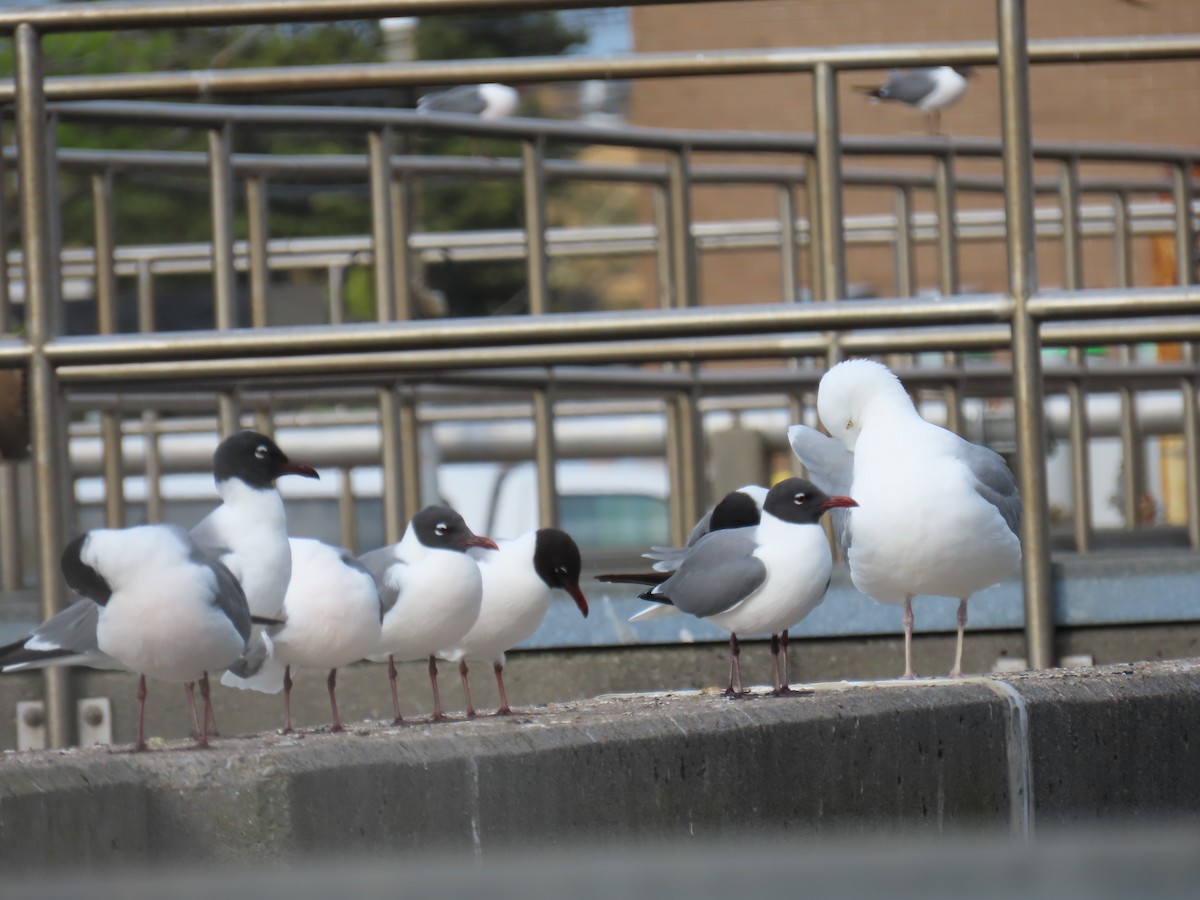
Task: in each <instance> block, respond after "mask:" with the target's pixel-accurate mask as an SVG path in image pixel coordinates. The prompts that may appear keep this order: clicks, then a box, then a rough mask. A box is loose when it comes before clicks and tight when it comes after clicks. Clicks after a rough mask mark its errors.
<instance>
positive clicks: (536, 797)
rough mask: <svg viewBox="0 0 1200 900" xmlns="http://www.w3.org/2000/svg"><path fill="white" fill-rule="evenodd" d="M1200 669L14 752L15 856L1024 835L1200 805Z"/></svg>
mask: <svg viewBox="0 0 1200 900" xmlns="http://www.w3.org/2000/svg"><path fill="white" fill-rule="evenodd" d="M1197 736H1200V663H1197V664H1193V663H1189V662H1173V663H1157V664H1137V665H1130V666H1123V667H1108V668H1104V669H1088V670H1077V671H1071V672H1061V671H1054V672H1047V673H1038V674H1030V675H1022V676H1015V677H1012V678H1010V679H1008V680H1007V681H1005V682H1001V681H998V680H996V679H990V678H980V679H970V680H963V681H960V682H946V681H941V682H928V683H908V684H902V683H896V682H883V683H876V684H845V683H839V684H827V685H818V686H815V690H814V692H813V693H812V694H811V695H805V696H798V697H790V698H779V699H775V698H759V699H750V700H744V701H737V702H734V701H729V700H725V699H723V698H721V697H719V696H718V695H716V694H713V693H697V694H677V695H672V694H664V695H655V696H646V695H639V696H631V697H604V698H598V699H596V700H592V701H587V702H580V703H569V704H560V705H556V706H553V707H549V708H545V709H541V710H537V711H534V712H532V713H530V714H527V715H519V716H514V717H512V718H510V719H491V718H489V719H479V720H475V721H457V722H451V723H445V724H440V725H435V726H428V725H422V724H414V725H408V726H403V727H398V728H393V727H390V726H388V727H383V726H380V725H378V724H376V723H366V724H362V725H360V726H358V727H355V728H354V729H352V731H351V733H349V734H345V735H328V734H305V735H301V736H282V735H278V734H265V735H256V736H246V737H238V738H227V739H222V740H219V741H218V742H217V746H216V749H214V750H211V751H207V752H198V751H191V750H187V749H182V748H184V747H185V746H186V745H184V744H174V743H173V744H169V745H167V748H166V749H163V750H160V751H159V752H152V753H146V754H139V755H136V756H135V755H131V754H123V753H110V752H108V751H107V750H104V749H88V750H70V751H52V752H45V753H36V754H31V753H29V754H17V753H7V754H5V755H4V757H3V759H2V761H0V859H3V861H4V862H5V864H6V866H9V867H17V868H34V869H40V868H44V867H54V868H56V869H58V868H61V867H62V866H64V865H79V866H86V867H93V866H98V865H102V864H132V863H144V862H160V861H177V860H185V859H190V860H196V859H199V858H205V859H213V860H221V861H226V862H252V861H253V862H261V861H263V860H267V859H292V860H294V859H311V858H312V857H314V856H317V855H320V856H330V855H333V856H346V855H355V856H358V855H361V854H369V853H373V852H380V853H387V854H389V855H396V854H401V855H407V854H413V853H419V854H423V853H426V852H429V851H443V850H451V851H456V850H468V851H473V852H475V853H477V854H482V855H485V856H486V855H487V854H489V853H491V852H492V851H494V850H498V849H503V848H509V847H513V846H531V845H536V846H541V847H546V846H574V845H577V844H578V843H579V842H580V841H581V840H583V839H586V840H587V842H588V843H589V845H593V846H594V845H596V844H597V843H600V844H611V845H616V844H618V843H621V844H624V843H628V842H631V841H637V840H639V839H653V840H656V841H660V840H670V839H691V838H722V837H728V836H734V835H738V836H748V835H754V834H771V835H775V836H779V835H781V834H784V835H786V834H801V835H810V834H818V833H826V834H828V833H839V834H840V833H845V832H850V833H866V832H873V831H875V830H878V829H887V830H893V829H903V830H904V831H905V832H906V833H914V834H920V833H928V834H931V835H932V834H936V833H938V832H941V831H950V830H954V831H960V830H962V829H964V828H966V829H975V828H984V829H988V828H999V829H1005V830H1009V831H1012V832H1014V833H1022V832H1026V831H1028V830H1029V829H1030V828H1032V827H1033V825H1034V823H1035V822H1036V823H1039V824H1040V823H1049V822H1053V823H1056V824H1059V823H1071V822H1080V821H1097V820H1105V819H1108V818H1116V817H1120V818H1122V819H1127V818H1129V817H1146V818H1150V817H1153V818H1156V819H1157V818H1163V817H1171V818H1178V817H1180V816H1185V817H1195V816H1197V814H1200V744H1198V742H1197V741H1196V740H1194V738H1196V737H1197Z"/></svg>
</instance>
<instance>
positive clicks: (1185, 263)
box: [1171, 162, 1196, 285]
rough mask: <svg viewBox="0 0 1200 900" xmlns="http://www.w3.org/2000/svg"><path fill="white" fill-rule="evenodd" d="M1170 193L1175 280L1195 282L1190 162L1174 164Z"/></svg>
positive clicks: (1194, 235)
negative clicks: (1173, 223)
mask: <svg viewBox="0 0 1200 900" xmlns="http://www.w3.org/2000/svg"><path fill="white" fill-rule="evenodd" d="M1173 175H1174V177H1173V178H1172V191H1171V193H1172V195H1173V199H1174V201H1175V269H1176V274H1175V280H1176V281H1177V282H1178V283H1179V284H1181V285H1183V284H1195V283H1196V262H1195V253H1196V229H1195V226H1194V225H1193V222H1192V194H1193V190H1192V167H1191V164H1190V163H1187V162H1181V163H1177V164H1176V165H1175V171H1174V173H1173Z"/></svg>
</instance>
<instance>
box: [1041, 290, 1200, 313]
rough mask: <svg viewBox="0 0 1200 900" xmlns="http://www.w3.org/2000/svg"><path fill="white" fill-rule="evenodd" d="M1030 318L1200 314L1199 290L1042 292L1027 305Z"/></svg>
mask: <svg viewBox="0 0 1200 900" xmlns="http://www.w3.org/2000/svg"><path fill="white" fill-rule="evenodd" d="M1028 309H1029V313H1030V315H1032V316H1034V318H1037V319H1041V320H1043V321H1046V320H1051V319H1084V318H1105V317H1108V316H1130V317H1136V318H1144V317H1146V316H1170V315H1180V314H1183V313H1192V314H1195V313H1197V312H1200V286H1197V285H1190V286H1185V287H1166V288H1139V289H1137V290H1135V291H1122V290H1097V291H1042V292H1040V293H1039V294H1038V295H1037V296H1035V297H1032V298H1030V300H1029V301H1028Z"/></svg>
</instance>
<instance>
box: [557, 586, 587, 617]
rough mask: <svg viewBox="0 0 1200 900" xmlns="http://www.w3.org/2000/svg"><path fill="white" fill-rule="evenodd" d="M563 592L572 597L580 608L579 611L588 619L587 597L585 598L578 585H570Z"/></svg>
mask: <svg viewBox="0 0 1200 900" xmlns="http://www.w3.org/2000/svg"><path fill="white" fill-rule="evenodd" d="M563 590H564V591H566V592H567V593H568V594H570V595H571V599H572V600H574V601H575V605H576V606H578V607H579V611H580V612H581V613H583V617H584V618H585V619H586V618H587V614H588V605H587V597H585V596H583V591H581V590H580V589H579V585H577V584H568V585H566V586H564V587H563Z"/></svg>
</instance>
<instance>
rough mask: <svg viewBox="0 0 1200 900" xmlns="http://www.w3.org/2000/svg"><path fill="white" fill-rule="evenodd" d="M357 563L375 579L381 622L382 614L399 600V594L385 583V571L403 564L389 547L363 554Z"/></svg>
mask: <svg viewBox="0 0 1200 900" xmlns="http://www.w3.org/2000/svg"><path fill="white" fill-rule="evenodd" d="M358 561H359V563H361V564H362V566H363V568H365V569H366V570H367V571H368V572H370V573H371V577H372V578H374V579H375V587H377V588H379V608H380V613H379V615H380V621H382V617H383V614H384V613H386V612H387V611H388V610H390V609H391V608H392V607H393V606H395V605H396V601H397V600H399V599H400V592H399V591H398V590H396V588H394V587H392V586H391V585H390V584H388V583H387V578H386V576H387V571H388V569H390V568H391V567H392V566H396V565H404V563H403V561H402V560H399V559H397V558H396V554H395V553H393V552H392V548H391V547H380V548H379V549H378V550H372V551H371V552H370V553H364V554H363V555H362V556H360V557H359V558H358Z"/></svg>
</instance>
